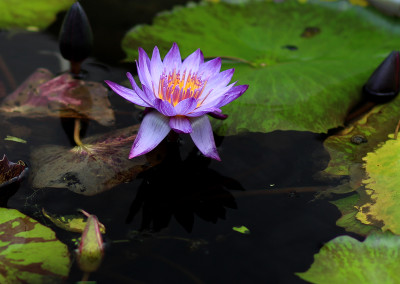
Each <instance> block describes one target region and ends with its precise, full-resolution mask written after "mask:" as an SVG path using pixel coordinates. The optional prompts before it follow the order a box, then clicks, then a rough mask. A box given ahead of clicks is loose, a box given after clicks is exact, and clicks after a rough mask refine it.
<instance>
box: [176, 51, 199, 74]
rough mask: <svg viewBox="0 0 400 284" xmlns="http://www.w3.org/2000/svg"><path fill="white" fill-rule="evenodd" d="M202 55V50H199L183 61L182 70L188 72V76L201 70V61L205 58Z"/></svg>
mask: <svg viewBox="0 0 400 284" xmlns="http://www.w3.org/2000/svg"><path fill="white" fill-rule="evenodd" d="M202 55H203V54H202V52H201V51H200V49H197V50H196V51H195V52H193V53H192V54H190V55H189V56H188V57H187V58H186V59H185V60H184V61H183V63H182V67H181V70H184V71H185V70H186V74H189V72H191V74H194V73H196V72H197V71H198V70H199V66H200V63H201V59H202V58H204V57H203V56H202Z"/></svg>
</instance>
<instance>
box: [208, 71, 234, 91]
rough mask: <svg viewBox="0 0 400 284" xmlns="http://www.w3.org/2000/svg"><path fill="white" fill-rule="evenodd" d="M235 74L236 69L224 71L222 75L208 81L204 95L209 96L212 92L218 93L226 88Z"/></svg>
mask: <svg viewBox="0 0 400 284" xmlns="http://www.w3.org/2000/svg"><path fill="white" fill-rule="evenodd" d="M234 72H235V69H233V68H232V69H228V70H225V71H222V72H221V73H219V74H217V75H215V76H213V77H211V78H210V79H209V80H208V82H207V85H206V87H205V88H204V91H203V95H204V94H207V93H208V92H210V91H211V90H213V91H217V90H218V89H220V88H224V87H226V86H227V85H228V83H229V82H230V81H231V79H232V76H233V73H234Z"/></svg>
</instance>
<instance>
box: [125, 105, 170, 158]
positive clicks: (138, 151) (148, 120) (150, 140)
mask: <svg viewBox="0 0 400 284" xmlns="http://www.w3.org/2000/svg"><path fill="white" fill-rule="evenodd" d="M168 120H169V118H168V117H165V116H164V115H162V114H161V113H159V112H157V111H152V112H150V113H148V114H147V115H146V116H145V117H144V118H143V122H142V124H141V125H140V128H139V132H138V134H137V136H136V139H135V141H134V142H133V146H132V149H131V152H130V153H129V159H132V158H134V157H137V156H140V155H143V154H146V153H148V152H150V151H151V150H153V149H154V148H155V147H156V146H157V145H158V144H160V142H161V141H162V140H163V139H164V138H165V136H167V134H168V133H169V132H170V131H171V128H170V127H169V125H168Z"/></svg>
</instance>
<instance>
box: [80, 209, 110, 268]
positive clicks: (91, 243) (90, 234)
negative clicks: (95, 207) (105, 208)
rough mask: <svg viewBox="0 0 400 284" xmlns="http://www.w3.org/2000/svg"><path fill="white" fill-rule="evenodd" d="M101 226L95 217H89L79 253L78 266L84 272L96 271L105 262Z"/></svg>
mask: <svg viewBox="0 0 400 284" xmlns="http://www.w3.org/2000/svg"><path fill="white" fill-rule="evenodd" d="M99 224H100V223H99V220H98V219H97V217H96V216H95V215H89V217H88V220H87V223H86V226H85V229H84V231H83V233H82V238H81V242H80V245H79V249H78V251H77V260H78V265H79V268H80V269H81V270H82V271H83V272H89V273H90V272H94V271H96V270H97V269H98V268H99V266H100V264H101V261H102V260H103V256H104V250H103V238H102V237H101V232H100V225H99Z"/></svg>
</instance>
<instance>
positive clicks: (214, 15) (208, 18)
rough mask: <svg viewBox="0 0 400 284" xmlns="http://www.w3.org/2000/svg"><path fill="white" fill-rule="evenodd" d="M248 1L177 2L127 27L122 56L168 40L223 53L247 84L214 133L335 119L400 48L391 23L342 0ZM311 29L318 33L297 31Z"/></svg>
mask: <svg viewBox="0 0 400 284" xmlns="http://www.w3.org/2000/svg"><path fill="white" fill-rule="evenodd" d="M247 2H248V3H246V4H241V5H233V4H228V3H222V2H220V3H200V4H198V5H195V4H190V5H188V6H187V7H185V8H176V9H174V10H173V11H172V12H166V13H163V14H160V15H159V16H158V17H156V18H155V19H154V23H153V25H152V26H146V25H142V26H137V27H135V28H133V29H132V30H131V31H129V32H128V34H127V35H126V36H125V38H124V40H123V43H122V45H123V48H124V50H125V51H126V53H127V54H128V58H129V60H134V59H135V58H137V57H138V51H137V49H138V47H139V46H141V47H143V48H144V49H145V50H146V51H147V52H150V53H151V50H152V49H153V47H154V45H157V46H158V47H159V48H160V50H161V51H162V52H163V53H164V54H165V52H166V51H167V50H168V49H169V47H170V46H171V44H172V41H176V42H177V43H178V45H179V47H180V48H181V53H182V56H183V57H185V56H188V55H189V54H190V53H191V52H193V50H196V49H197V48H200V49H201V50H202V51H203V53H204V55H205V56H206V57H208V58H210V57H217V56H220V57H222V58H225V59H228V60H227V61H225V62H224V63H223V66H222V69H228V68H235V74H234V78H233V80H238V81H239V83H240V84H249V85H250V87H249V90H248V91H247V92H246V93H245V94H244V95H243V96H242V97H241V98H239V99H238V100H236V101H235V102H234V103H231V104H229V105H227V106H225V107H224V108H223V111H224V113H227V114H229V118H228V119H226V120H224V121H214V124H215V125H214V126H215V127H214V129H216V130H217V132H218V133H219V134H221V135H233V134H237V133H239V132H243V131H255V132H270V131H273V130H277V129H281V130H302V131H313V132H317V133H321V132H327V130H328V129H331V128H335V127H337V126H339V125H342V123H343V120H344V118H345V116H346V114H347V112H348V110H349V109H350V107H351V106H352V105H353V104H354V103H355V102H357V101H358V100H359V99H360V94H361V87H362V85H363V84H364V83H365V82H366V80H367V79H368V77H369V76H370V75H371V73H372V71H373V70H374V68H376V66H378V65H379V63H380V62H381V61H382V60H383V58H384V57H385V56H387V54H389V53H390V52H391V51H392V50H393V49H396V48H398V47H399V46H400V37H399V36H398V35H399V33H400V28H399V26H398V22H396V21H394V20H392V19H389V18H384V16H381V15H377V14H374V13H373V12H371V10H370V9H366V8H361V7H357V6H353V5H351V4H349V3H347V2H343V1H338V2H332V3H327V2H319V1H313V2H312V3H311V2H310V3H307V4H300V3H297V1H284V2H282V3H275V2H272V1H261V2H260V1H247ZM287 19H290V21H288V20H287ZM310 28H312V29H315V30H319V31H320V32H319V33H317V34H315V35H314V36H312V37H304V36H301V35H302V34H303V33H304V31H305V30H307V29H310Z"/></svg>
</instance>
